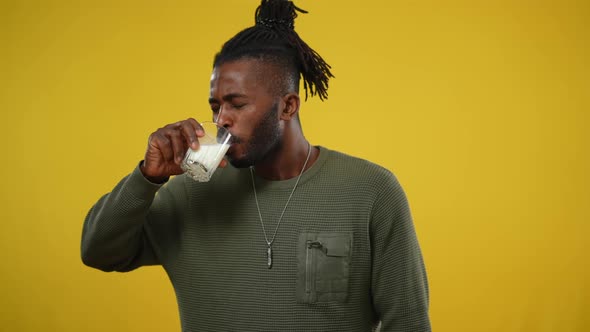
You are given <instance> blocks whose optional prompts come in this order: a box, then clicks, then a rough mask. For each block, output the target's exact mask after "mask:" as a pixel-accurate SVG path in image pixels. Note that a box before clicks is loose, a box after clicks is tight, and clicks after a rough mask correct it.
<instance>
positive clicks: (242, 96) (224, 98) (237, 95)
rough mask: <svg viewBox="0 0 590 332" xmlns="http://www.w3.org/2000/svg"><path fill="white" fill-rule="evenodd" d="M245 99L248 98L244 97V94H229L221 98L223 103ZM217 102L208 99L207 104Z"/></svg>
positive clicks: (216, 101)
mask: <svg viewBox="0 0 590 332" xmlns="http://www.w3.org/2000/svg"><path fill="white" fill-rule="evenodd" d="M246 97H248V96H246V95H245V94H242V93H230V94H227V95H225V96H223V98H222V99H223V100H225V101H230V100H232V99H234V98H246ZM218 102H219V101H218V100H217V99H215V98H213V97H211V98H209V104H212V103H218Z"/></svg>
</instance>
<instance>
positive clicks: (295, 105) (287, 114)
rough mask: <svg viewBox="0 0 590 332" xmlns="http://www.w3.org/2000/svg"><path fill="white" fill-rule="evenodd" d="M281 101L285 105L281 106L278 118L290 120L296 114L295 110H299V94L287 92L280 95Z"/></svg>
mask: <svg viewBox="0 0 590 332" xmlns="http://www.w3.org/2000/svg"><path fill="white" fill-rule="evenodd" d="M282 101H283V103H284V105H285V107H283V111H282V112H281V116H280V119H281V120H285V121H290V120H292V119H294V118H296V116H297V112H299V104H300V102H301V101H300V100H299V95H298V94H296V93H288V94H286V95H284V96H283V97H282Z"/></svg>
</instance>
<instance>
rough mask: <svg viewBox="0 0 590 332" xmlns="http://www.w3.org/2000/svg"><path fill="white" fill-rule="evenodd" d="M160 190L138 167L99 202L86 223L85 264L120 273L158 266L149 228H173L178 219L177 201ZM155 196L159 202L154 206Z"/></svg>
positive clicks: (166, 190) (82, 249)
mask: <svg viewBox="0 0 590 332" xmlns="http://www.w3.org/2000/svg"><path fill="white" fill-rule="evenodd" d="M171 182H172V181H171ZM161 187H162V185H161V184H154V183H151V182H150V181H148V180H147V179H146V178H145V177H144V176H143V174H142V173H141V171H140V170H139V167H136V168H135V170H134V171H133V172H132V173H131V174H129V175H128V176H127V177H125V178H124V179H123V180H121V182H119V184H117V186H116V187H115V188H114V189H113V191H112V192H110V193H108V194H106V195H105V196H103V197H102V198H100V200H99V201H98V202H97V203H96V204H95V205H94V206H93V207H92V208H91V209H90V211H89V212H88V214H87V216H86V219H85V221H84V227H83V230H82V244H81V251H82V261H83V262H84V264H86V265H88V266H90V267H94V268H97V269H100V270H103V271H120V272H123V271H130V270H133V269H136V268H138V267H140V266H143V265H155V264H159V261H158V258H157V255H156V251H155V250H154V247H153V245H152V243H151V241H150V239H149V237H148V236H147V231H146V228H147V227H148V226H149V223H150V222H153V223H158V224H166V223H168V224H170V223H172V222H173V220H174V219H175V215H174V211H175V207H174V204H175V203H174V202H175V200H174V198H173V197H172V196H171V195H170V191H169V190H168V189H167V188H165V187H164V188H162V190H160V188H161ZM158 191H159V192H158ZM156 192H158V195H157V196H158V199H156V201H155V202H154V198H155V197H156Z"/></svg>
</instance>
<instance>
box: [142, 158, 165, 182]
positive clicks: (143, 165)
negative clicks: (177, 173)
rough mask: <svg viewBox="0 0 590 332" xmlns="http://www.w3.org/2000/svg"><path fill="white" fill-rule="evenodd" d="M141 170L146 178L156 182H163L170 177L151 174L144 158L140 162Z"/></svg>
mask: <svg viewBox="0 0 590 332" xmlns="http://www.w3.org/2000/svg"><path fill="white" fill-rule="evenodd" d="M139 170H140V171H141V174H142V175H143V177H144V178H145V179H146V180H148V181H149V182H151V183H154V184H163V183H165V182H167V181H168V180H169V179H170V177H169V176H151V175H149V174H147V172H146V168H145V161H144V160H142V161H141V163H140V164H139Z"/></svg>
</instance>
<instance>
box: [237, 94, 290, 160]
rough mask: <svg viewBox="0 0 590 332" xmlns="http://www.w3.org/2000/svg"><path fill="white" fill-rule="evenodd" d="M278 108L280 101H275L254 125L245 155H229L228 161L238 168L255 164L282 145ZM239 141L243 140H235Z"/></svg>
mask: <svg viewBox="0 0 590 332" xmlns="http://www.w3.org/2000/svg"><path fill="white" fill-rule="evenodd" d="M278 109H279V103H278V102H277V103H274V104H273V105H272V106H271V107H270V109H269V110H268V111H266V113H265V114H264V117H263V118H262V120H260V122H259V123H258V124H257V125H256V127H254V130H253V131H252V137H251V138H250V140H248V141H247V142H246V152H245V154H244V155H243V156H241V157H239V158H231V157H229V156H228V161H229V163H230V164H231V165H232V166H234V167H236V168H246V167H250V166H254V164H256V163H257V162H258V161H260V160H263V159H264V158H265V157H266V156H268V155H269V154H270V153H271V152H273V151H275V150H277V149H278V148H279V147H280V146H281V143H282V139H281V129H280V126H279V122H278V119H277V117H278V115H277V111H278ZM238 142H242V140H241V139H239V138H237V139H236V141H234V143H238Z"/></svg>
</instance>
